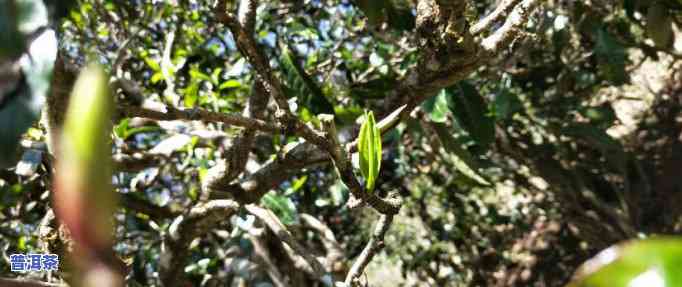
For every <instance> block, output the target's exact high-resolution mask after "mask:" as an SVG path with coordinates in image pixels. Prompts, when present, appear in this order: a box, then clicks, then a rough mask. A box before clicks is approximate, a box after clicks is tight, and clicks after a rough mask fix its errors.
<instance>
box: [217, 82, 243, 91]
mask: <svg viewBox="0 0 682 287" xmlns="http://www.w3.org/2000/svg"><path fill="white" fill-rule="evenodd" d="M241 86H242V83H241V82H239V81H237V80H229V81H226V82H224V83H222V84H220V86H219V87H218V90H221V91H222V90H225V89H236V88H241Z"/></svg>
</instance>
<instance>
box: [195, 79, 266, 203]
mask: <svg viewBox="0 0 682 287" xmlns="http://www.w3.org/2000/svg"><path fill="white" fill-rule="evenodd" d="M268 99H269V96H268V95H267V94H266V93H265V91H264V87H263V85H262V83H260V82H258V81H256V82H255V83H254V84H253V87H252V89H251V97H249V102H248V104H247V106H246V109H244V112H243V116H244V117H247V118H255V119H259V120H262V119H263V117H264V115H265V108H266V106H267V104H268ZM255 136H256V130H253V129H244V130H242V132H241V134H240V135H239V136H238V137H237V138H236V139H235V140H234V142H233V144H232V146H231V147H230V148H229V150H228V151H227V159H222V160H220V161H219V162H218V163H217V164H216V165H215V166H214V167H212V168H211V170H210V171H209V173H210V174H212V175H213V176H211V177H210V178H209V180H210V181H208V180H207V181H206V182H205V183H204V187H206V188H204V197H210V195H209V193H210V191H212V190H221V189H225V188H226V187H227V186H229V184H230V183H231V182H232V180H234V179H235V178H237V176H238V175H239V174H240V173H242V172H243V171H244V168H245V167H246V163H247V161H248V159H249V154H250V153H251V148H252V147H253V143H254V140H255Z"/></svg>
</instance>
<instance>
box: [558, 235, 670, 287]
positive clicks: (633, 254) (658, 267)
mask: <svg viewBox="0 0 682 287" xmlns="http://www.w3.org/2000/svg"><path fill="white" fill-rule="evenodd" d="M574 278H576V280H574V281H573V282H572V283H571V284H569V285H568V286H569V287H588V286H589V287H631V286H647V287H648V286H682V239H680V238H679V237H661V238H654V239H646V240H640V241H633V242H627V243H624V244H620V245H616V246H612V247H610V248H608V249H606V250H604V251H602V252H601V253H599V254H598V255H597V256H595V257H594V258H592V259H590V260H589V261H587V262H585V263H584V264H583V266H582V267H580V269H578V271H577V273H576V276H575V277H574Z"/></svg>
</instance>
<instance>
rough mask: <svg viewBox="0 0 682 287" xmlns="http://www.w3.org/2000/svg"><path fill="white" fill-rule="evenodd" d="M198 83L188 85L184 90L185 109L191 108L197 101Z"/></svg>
mask: <svg viewBox="0 0 682 287" xmlns="http://www.w3.org/2000/svg"><path fill="white" fill-rule="evenodd" d="M199 84H200V82H199V81H196V82H194V83H192V84H191V85H189V86H188V87H187V88H186V89H185V107H188V108H192V107H194V104H195V103H196V102H197V100H198V99H199Z"/></svg>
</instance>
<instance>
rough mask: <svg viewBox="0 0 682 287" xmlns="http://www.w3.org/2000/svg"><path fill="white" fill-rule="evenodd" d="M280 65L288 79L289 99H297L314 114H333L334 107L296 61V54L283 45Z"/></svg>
mask: <svg viewBox="0 0 682 287" xmlns="http://www.w3.org/2000/svg"><path fill="white" fill-rule="evenodd" d="M281 47H282V54H281V56H280V57H279V63H280V65H281V67H282V73H283V74H284V77H285V79H286V82H285V83H286V92H287V96H288V97H289V98H293V97H297V98H298V99H299V100H300V103H301V105H303V106H304V107H306V108H308V110H310V111H311V112H313V113H314V114H333V113H334V105H332V103H331V102H329V100H328V99H327V98H326V97H325V95H324V93H323V92H322V88H320V86H319V84H318V83H316V82H315V80H314V79H312V78H311V77H310V76H308V74H306V73H305V70H304V69H303V67H301V66H300V64H299V63H298V62H297V61H296V59H295V55H294V54H293V53H294V52H292V51H290V50H289V48H287V46H286V45H282V46H281Z"/></svg>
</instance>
